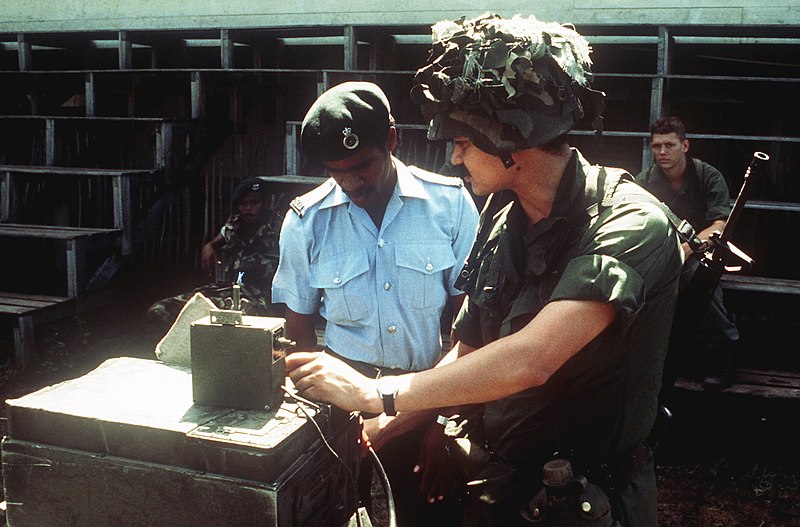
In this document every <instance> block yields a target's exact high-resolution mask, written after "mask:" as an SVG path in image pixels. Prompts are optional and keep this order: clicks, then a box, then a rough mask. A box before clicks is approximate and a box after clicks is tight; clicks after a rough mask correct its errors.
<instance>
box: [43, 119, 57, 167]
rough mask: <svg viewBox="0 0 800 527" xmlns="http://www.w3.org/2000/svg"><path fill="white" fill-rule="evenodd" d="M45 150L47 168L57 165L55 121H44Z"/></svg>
mask: <svg viewBox="0 0 800 527" xmlns="http://www.w3.org/2000/svg"><path fill="white" fill-rule="evenodd" d="M44 148H45V161H44V164H45V165H47V166H53V165H55V164H56V121H55V119H45V121H44Z"/></svg>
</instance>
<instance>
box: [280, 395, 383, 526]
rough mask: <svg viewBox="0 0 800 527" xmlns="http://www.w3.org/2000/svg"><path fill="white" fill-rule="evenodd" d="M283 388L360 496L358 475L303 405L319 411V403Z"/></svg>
mask: <svg viewBox="0 0 800 527" xmlns="http://www.w3.org/2000/svg"><path fill="white" fill-rule="evenodd" d="M281 390H283V391H284V392H285V393H286V395H288V396H289V397H291V398H292V399H294V400H295V401H297V402H298V405H297V408H299V409H300V411H301V412H303V415H305V416H306V419H307V420H308V421H310V422H311V424H312V425H314V428H316V430H317V433H318V434H319V437H320V439H321V440H322V443H323V444H324V445H325V447H326V448H327V449H328V450H329V451H330V453H331V454H333V457H334V458H336V460H337V461H338V462H339V463H341V465H342V466H343V467H344V469H345V471H346V473H347V476H348V479H349V480H350V484H351V485H352V487H353V488H352V489H351V490H352V491H353V496H356V497H358V484H357V482H356V477H355V475H354V474H353V471H352V470H351V469H350V467H349V466H348V464H347V463H346V462H345V461H344V460H343V459H342V458H341V456H339V454H338V453H337V452H336V450H334V449H333V447H332V446H331V445H330V443H328V440H327V439H326V438H325V434H324V433H322V429H321V428H320V427H319V424H317V421H316V420H315V419H314V416H312V415H311V414H309V413H308V410H306V409H305V408H304V407H303V405H304V404H306V405H308V406H310V407H311V408H313V409H314V410H316V411H317V413H319V411H320V410H321V408H320V406H319V405H318V404H316V403H314V402H312V401H309V400H308V399H306V398H304V397H301V396H299V395H297V393H295V392H292V391H290V390H289V388H287V387H286V386H283V385H282V386H281ZM370 450H372V449H371V448H370ZM381 469H383V467H381ZM356 525H357V526H358V527H362V526H361V515H360V514H359V513H358V510H357V509H356Z"/></svg>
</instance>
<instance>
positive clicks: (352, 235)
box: [272, 158, 478, 371]
mask: <svg viewBox="0 0 800 527" xmlns="http://www.w3.org/2000/svg"><path fill="white" fill-rule="evenodd" d="M392 159H393V161H394V164H395V166H396V167H397V184H396V185H395V188H394V193H393V194H392V197H391V198H390V199H389V203H388V204H387V206H386V213H385V215H384V217H383V221H382V224H381V228H380V230H378V228H377V227H376V226H375V224H374V223H373V222H372V219H370V217H369V215H368V214H367V212H366V211H365V210H364V209H362V208H361V207H358V206H356V205H353V204H351V203H350V199H349V198H348V197H347V195H346V194H345V193H344V192H343V191H342V189H341V187H339V186H338V185H336V184H335V182H334V181H333V180H332V179H331V180H328V181H327V182H326V183H323V184H322V185H321V186H320V187H318V188H317V189H315V190H313V191H311V192H309V193H308V194H306V195H305V196H303V197H302V198H300V200H301V201H302V202H303V203H304V205H306V208H305V209H304V210H303V214H302V217H301V216H300V215H298V214H295V213H294V212H289V214H287V215H286V219H285V220H284V222H283V227H282V228H281V235H280V254H281V255H280V263H279V265H278V270H277V272H276V273H275V278H274V280H273V283H272V301H273V303H285V304H286V305H287V307H288V308H289V309H291V310H292V311H295V312H296V313H301V314H313V313H315V312H316V310H317V309H319V310H320V314H321V315H322V317H323V318H324V319H325V320H326V321H327V325H326V328H325V345H326V346H328V347H329V348H330V349H331V350H333V351H334V352H336V353H337V354H339V355H341V356H343V357H345V358H348V359H351V360H357V361H361V362H366V363H368V364H373V365H375V366H380V367H385V368H399V369H403V370H410V371H420V370H424V369H428V368H430V367H432V366H434V365H435V364H436V362H437V361H438V360H439V358H440V356H441V352H442V339H441V323H440V317H441V313H442V309H443V308H444V306H445V304H446V302H447V299H448V297H449V296H455V295H459V294H461V291H459V290H458V289H456V288H454V287H453V284H454V283H455V280H456V277H457V276H458V273H459V272H460V271H461V268H462V266H463V264H464V260H466V258H467V256H468V254H469V251H470V249H471V248H472V243H473V242H474V240H475V233H476V231H477V225H478V211H477V209H476V208H475V204H474V202H473V200H472V198H471V197H470V195H469V193H468V192H467V190H466V189H465V188H464V185H463V183H462V182H461V180H458V179H456V178H444V177H443V176H439V175H435V174H431V173H429V172H425V171H423V170H421V169H418V168H415V167H412V168H411V169H409V168H408V167H406V166H405V165H404V164H403V163H402V162H400V161H399V160H398V159H396V158H392ZM412 171H413V172H412ZM415 174H417V175H415ZM418 175H419V177H418ZM445 182H447V183H445Z"/></svg>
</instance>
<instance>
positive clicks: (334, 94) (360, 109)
mask: <svg viewBox="0 0 800 527" xmlns="http://www.w3.org/2000/svg"><path fill="white" fill-rule="evenodd" d="M390 116H391V110H390V108H389V100H388V99H387V97H386V94H384V93H383V91H382V90H381V89H380V88H379V87H378V86H377V85H376V84H373V83H371V82H345V83H342V84H338V85H336V86H334V87H333V88H331V89H329V90H328V91H326V92H325V93H323V94H322V95H320V96H319V98H318V99H317V100H316V101H315V102H314V104H313V105H312V106H311V108H309V110H308V112H307V113H306V116H305V118H304V119H303V124H302V127H301V129H300V141H301V147H302V149H303V153H304V154H305V155H306V157H308V159H309V160H311V161H313V162H319V161H338V160H340V159H344V158H346V157H349V156H351V155H353V154H355V153H357V152H358V151H359V150H361V149H363V148H364V147H366V146H375V145H379V144H381V143H383V142H385V141H386V138H387V137H388V135H389V126H390Z"/></svg>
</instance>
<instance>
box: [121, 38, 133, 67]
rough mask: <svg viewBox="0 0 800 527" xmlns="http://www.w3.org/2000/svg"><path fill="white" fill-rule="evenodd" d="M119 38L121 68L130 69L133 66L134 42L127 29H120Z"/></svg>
mask: <svg viewBox="0 0 800 527" xmlns="http://www.w3.org/2000/svg"><path fill="white" fill-rule="evenodd" d="M118 38H119V69H121V70H129V69H132V67H133V43H132V42H131V39H130V37H129V35H128V32H127V31H120V32H119V33H118Z"/></svg>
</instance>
